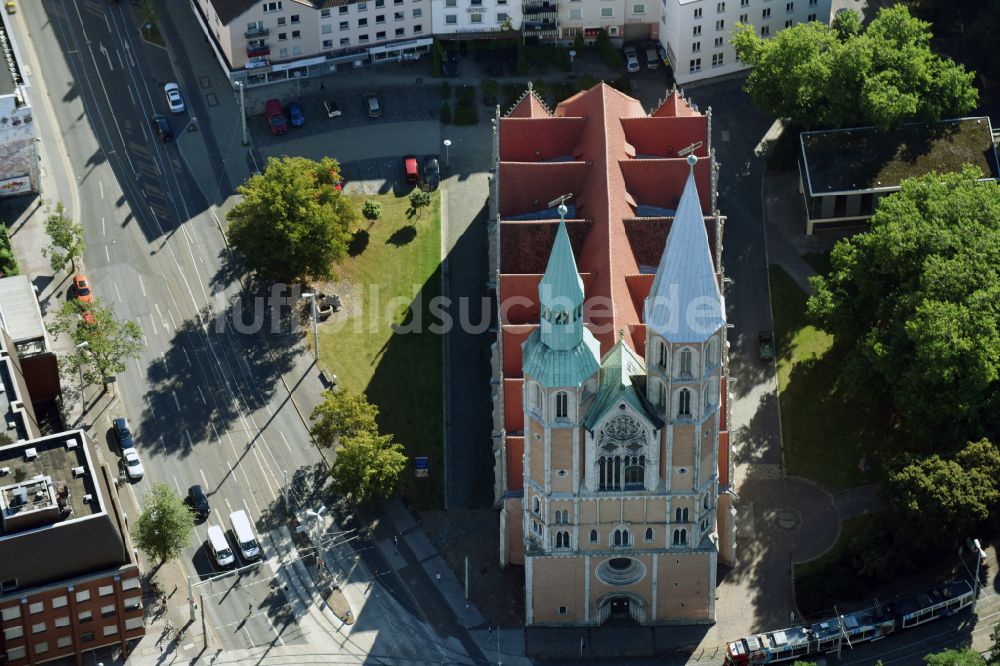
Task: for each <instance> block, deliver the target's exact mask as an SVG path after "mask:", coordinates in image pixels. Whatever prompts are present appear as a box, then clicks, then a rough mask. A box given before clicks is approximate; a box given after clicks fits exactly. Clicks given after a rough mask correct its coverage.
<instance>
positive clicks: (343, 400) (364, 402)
mask: <svg viewBox="0 0 1000 666" xmlns="http://www.w3.org/2000/svg"><path fill="white" fill-rule="evenodd" d="M376 416H378V407H376V406H375V405H373V404H371V403H370V402H368V398H366V397H365V394H364V393H352V392H351V391H349V390H347V389H343V388H342V389H340V390H339V391H323V402H321V403H320V404H318V405H316V408H315V409H313V411H312V416H311V418H312V420H313V421H314V423H313V425H312V428H311V429H310V431H309V432H310V433H311V434H312V438H313V440H314V441H315V442H316V443H317V444H319V445H320V446H325V447H327V448H332V447H335V446H336V445H337V442H338V440H340V439H341V438H347V437H358V436H360V435H362V434H365V433H368V434H374V433H377V432H378V425H377V424H376V423H375V417H376Z"/></svg>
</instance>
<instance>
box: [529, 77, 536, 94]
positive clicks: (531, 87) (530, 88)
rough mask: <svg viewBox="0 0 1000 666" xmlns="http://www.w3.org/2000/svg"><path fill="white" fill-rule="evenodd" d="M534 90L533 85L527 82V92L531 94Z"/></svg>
mask: <svg viewBox="0 0 1000 666" xmlns="http://www.w3.org/2000/svg"><path fill="white" fill-rule="evenodd" d="M534 89H535V85H534V84H533V83H532V82H531V81H530V80H529V81H528V92H531V91H532V90H534Z"/></svg>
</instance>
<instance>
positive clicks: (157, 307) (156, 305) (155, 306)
mask: <svg viewBox="0 0 1000 666" xmlns="http://www.w3.org/2000/svg"><path fill="white" fill-rule="evenodd" d="M153 307H154V308H156V316H157V317H159V318H160V323H161V324H163V328H166V327H167V320H166V319H164V318H163V313H162V312H160V304H159V303H153Z"/></svg>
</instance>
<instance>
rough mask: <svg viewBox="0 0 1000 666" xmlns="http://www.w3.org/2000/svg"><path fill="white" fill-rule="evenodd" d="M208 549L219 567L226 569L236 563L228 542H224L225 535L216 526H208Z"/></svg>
mask: <svg viewBox="0 0 1000 666" xmlns="http://www.w3.org/2000/svg"><path fill="white" fill-rule="evenodd" d="M208 547H209V548H210V549H211V551H212V557H214V558H215V562H216V564H218V565H219V566H220V567H228V566H230V565H232V564H233V563H234V562H236V558H235V557H233V551H232V549H231V548H230V547H229V542H228V541H226V535H225V533H224V532H223V531H222V528H221V527H219V526H218V525H210V526H209V528H208Z"/></svg>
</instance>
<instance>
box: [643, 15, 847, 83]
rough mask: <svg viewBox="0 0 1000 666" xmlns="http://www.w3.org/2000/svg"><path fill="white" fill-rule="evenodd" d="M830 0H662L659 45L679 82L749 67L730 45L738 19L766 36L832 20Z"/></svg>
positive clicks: (720, 74)
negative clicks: (665, 51)
mask: <svg viewBox="0 0 1000 666" xmlns="http://www.w3.org/2000/svg"><path fill="white" fill-rule="evenodd" d="M830 5H831V0H660V10H661V15H660V17H659V20H660V31H659V37H660V43H661V44H662V45H663V47H664V48H665V49H666V50H667V58H668V59H669V60H670V65H671V67H673V70H674V80H675V81H677V83H679V84H685V83H688V82H690V81H697V80H699V79H707V78H711V77H715V76H722V75H724V74H731V73H733V72H738V71H740V70H743V69H746V68H747V66H746V65H744V64H743V63H741V62H740V61H739V60H738V59H737V58H736V50H735V49H734V48H733V46H732V44H731V43H730V37H731V36H732V32H733V28H734V27H736V24H737V23H745V24H748V25H752V26H754V30H755V31H756V32H757V34H758V35H760V36H762V37H769V36H772V35H775V34H777V32H778V31H779V30H783V29H785V28H790V27H792V26H793V25H796V24H798V23H803V22H807V21H820V22H821V23H829V22H830Z"/></svg>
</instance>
